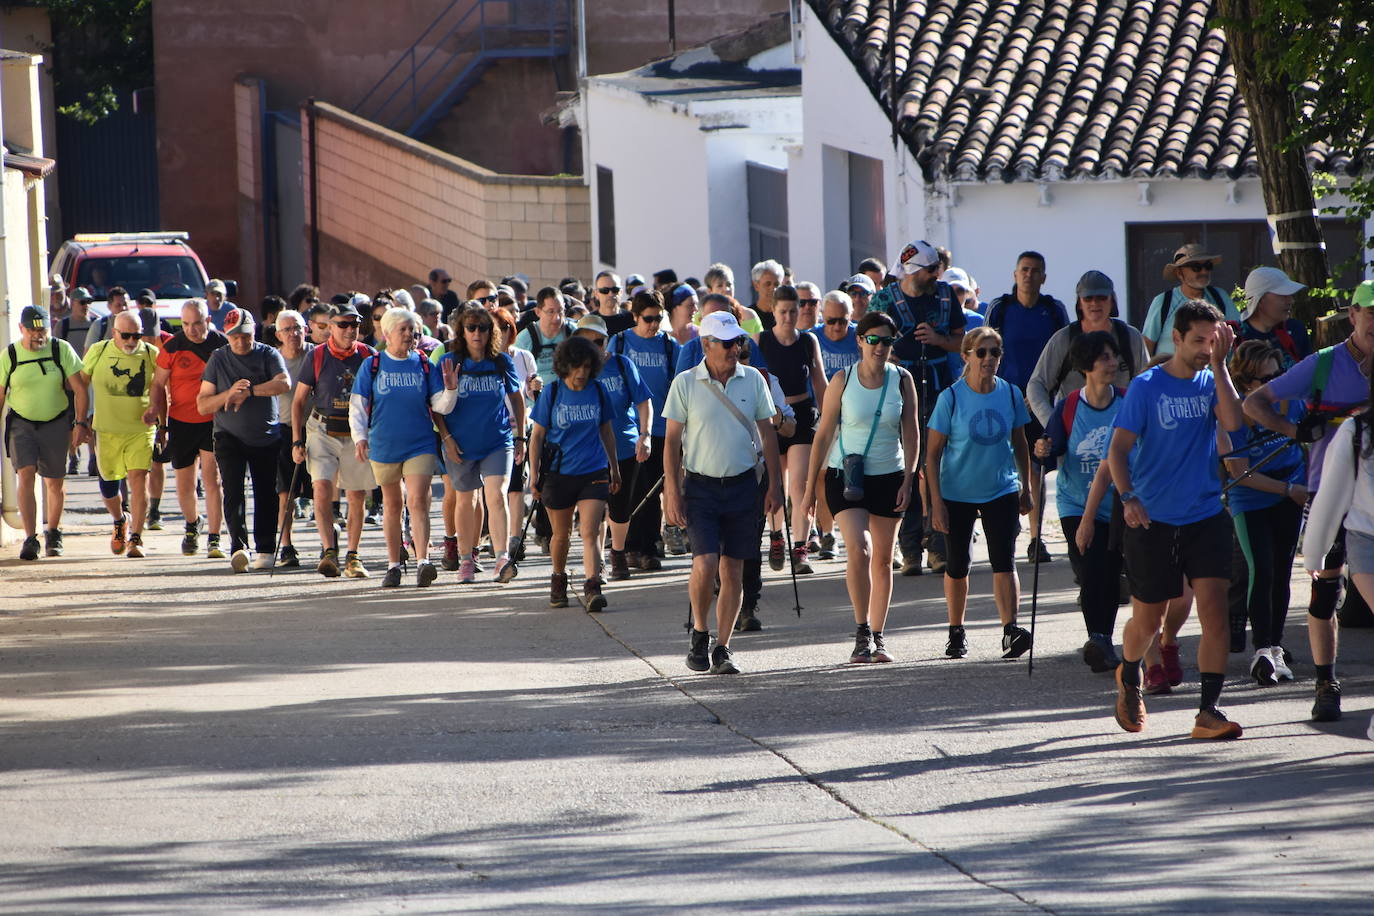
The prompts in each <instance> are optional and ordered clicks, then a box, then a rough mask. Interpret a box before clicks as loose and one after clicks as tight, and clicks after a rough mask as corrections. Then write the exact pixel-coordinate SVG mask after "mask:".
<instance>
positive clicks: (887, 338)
mask: <svg viewBox="0 0 1374 916" xmlns="http://www.w3.org/2000/svg"><path fill="white" fill-rule="evenodd" d="M863 341H864V343H866V344H868V345H869V346H870V347H890V346H892V335H891V334H865V335H864V336H863Z"/></svg>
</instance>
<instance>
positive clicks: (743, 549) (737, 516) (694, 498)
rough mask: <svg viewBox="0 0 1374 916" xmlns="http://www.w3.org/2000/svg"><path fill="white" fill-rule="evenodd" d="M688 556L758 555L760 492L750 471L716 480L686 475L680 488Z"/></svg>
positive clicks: (761, 500)
mask: <svg viewBox="0 0 1374 916" xmlns="http://www.w3.org/2000/svg"><path fill="white" fill-rule="evenodd" d="M683 501H684V502H685V503H686V511H687V533H688V535H689V536H690V537H691V539H692V556H702V555H705V554H719V555H720V556H723V557H730V558H732V559H735V560H751V559H757V558H758V556H759V518H760V516H761V515H762V513H763V489H762V488H761V487H760V486H759V483H758V481H756V480H755V479H754V472H753V471H745V472H744V473H743V474H740V475H739V476H737V477H727V478H725V479H723V480H722V479H718V478H712V477H701V476H699V475H697V474H692V473H688V474H687V480H686V482H685V484H684V485H683Z"/></svg>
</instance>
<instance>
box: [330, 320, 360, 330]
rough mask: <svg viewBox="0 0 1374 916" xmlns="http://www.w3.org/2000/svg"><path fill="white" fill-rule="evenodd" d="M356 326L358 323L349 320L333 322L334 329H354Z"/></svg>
mask: <svg viewBox="0 0 1374 916" xmlns="http://www.w3.org/2000/svg"><path fill="white" fill-rule="evenodd" d="M357 326H358V322H356V321H351V320H350V321H336V322H334V327H336V328H356V327H357Z"/></svg>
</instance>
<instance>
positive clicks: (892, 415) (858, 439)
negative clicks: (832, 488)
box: [826, 363, 902, 477]
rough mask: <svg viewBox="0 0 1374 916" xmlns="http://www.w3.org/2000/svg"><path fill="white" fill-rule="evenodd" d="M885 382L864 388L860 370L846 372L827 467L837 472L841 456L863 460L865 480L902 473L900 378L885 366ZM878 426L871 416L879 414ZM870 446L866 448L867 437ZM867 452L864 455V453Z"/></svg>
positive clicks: (890, 368)
mask: <svg viewBox="0 0 1374 916" xmlns="http://www.w3.org/2000/svg"><path fill="white" fill-rule="evenodd" d="M883 368H884V370H885V372H886V374H885V376H884V381H885V382H886V385H887V390H886V391H884V390H883V385H882V383H880V384H879V385H878V387H877V388H865V387H864V384H863V382H862V381H860V380H859V370H858V369H855V370H853V371H852V372H846V374H845V380H844V397H843V398H842V399H841V400H840V422H839V427H838V429H837V430H836V435H835V444H834V445H832V446H831V448H830V455H829V457H828V458H827V460H826V466H827V467H830V468H834V469H836V470H839V469H841V468H843V467H844V456H845V455H846V454H849V455H863V456H864V476H865V477H877V476H878V475H880V474H895V473H897V472H898V471H900V470H902V375H901V372H900V371H899V370H898V369H897V367H896V366H894V365H892V364H891V363H887V364H885V365H884V367H883ZM880 409H881V415H880V416H879V417H878V418H877V423H876V424H875V423H874V415H875V414H878V413H879V410H880ZM870 435H871V436H872V437H873V442H872V444H871V445H870V444H869V439H868V437H869V436H870ZM865 448H867V451H865Z"/></svg>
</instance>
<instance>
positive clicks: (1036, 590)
mask: <svg viewBox="0 0 1374 916" xmlns="http://www.w3.org/2000/svg"><path fill="white" fill-rule="evenodd" d="M1036 464H1037V465H1039V470H1038V471H1037V473H1038V474H1039V475H1040V503H1041V507H1040V514H1039V515H1038V516H1037V517H1036V523H1035V539H1036V540H1037V541H1039V540H1040V532H1041V529H1043V528H1044V527H1045V508H1044V502H1045V466H1044V465H1043V464H1040V463H1039V461H1038V460H1037V462H1036ZM1032 565H1033V566H1034V567H1035V569H1034V570H1032V571H1031V644H1030V652H1029V653H1028V654H1027V656H1026V677H1032V676H1033V675H1034V674H1035V611H1036V607H1037V605H1038V604H1039V601H1040V564H1039V563H1038V562H1037V563H1034V564H1032Z"/></svg>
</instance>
